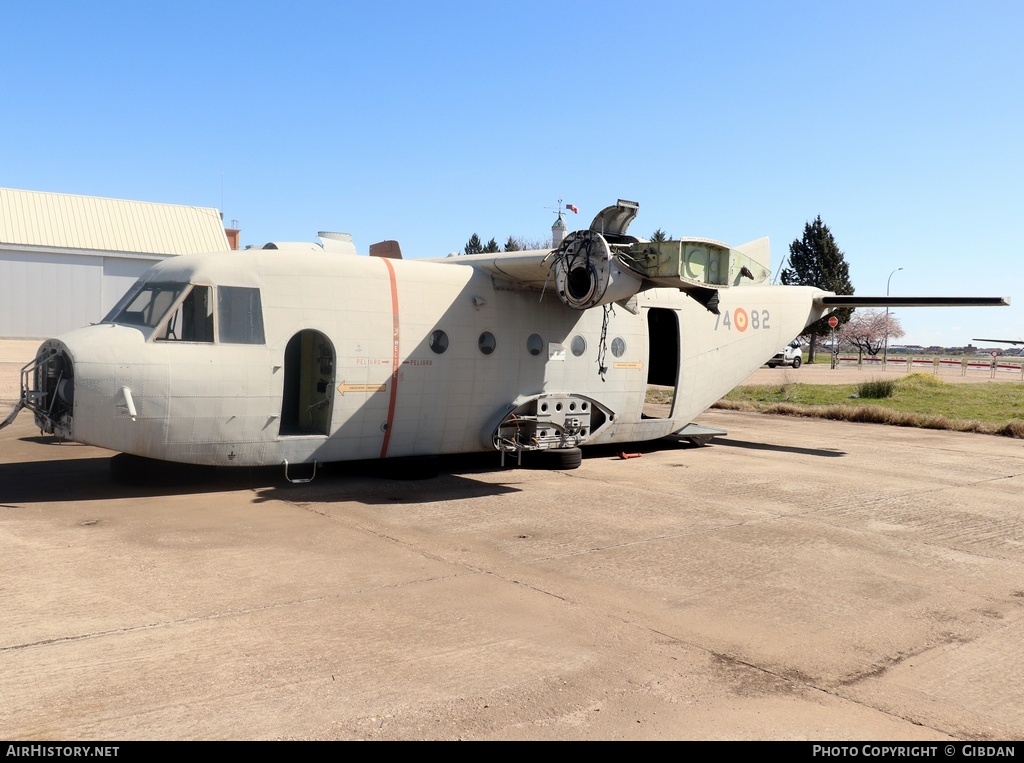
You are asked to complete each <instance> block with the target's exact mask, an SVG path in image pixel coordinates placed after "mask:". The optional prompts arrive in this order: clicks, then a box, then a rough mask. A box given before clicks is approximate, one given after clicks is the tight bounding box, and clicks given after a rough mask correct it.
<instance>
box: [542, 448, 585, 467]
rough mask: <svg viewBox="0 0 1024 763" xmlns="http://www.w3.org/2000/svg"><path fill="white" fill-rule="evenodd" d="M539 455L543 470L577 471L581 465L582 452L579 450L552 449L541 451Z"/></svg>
mask: <svg viewBox="0 0 1024 763" xmlns="http://www.w3.org/2000/svg"><path fill="white" fill-rule="evenodd" d="M538 455H540V457H541V460H540V463H541V466H542V467H543V468H545V469H562V470H569V469H578V468H579V465H580V464H581V463H583V451H582V450H580V449H579V448H553V449H551V450H542V451H541V452H540V453H539V454H538Z"/></svg>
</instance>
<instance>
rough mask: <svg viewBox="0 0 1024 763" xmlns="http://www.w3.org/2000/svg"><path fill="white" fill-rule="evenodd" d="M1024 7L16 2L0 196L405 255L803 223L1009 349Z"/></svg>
mask: <svg viewBox="0 0 1024 763" xmlns="http://www.w3.org/2000/svg"><path fill="white" fill-rule="evenodd" d="M1022 39H1024V3H1020V2H986V1H985V0H982V1H981V2H974V3H964V2H955V3H954V2H928V3H921V2H902V1H900V0H890V1H889V2H872V1H863V2H850V3H838V2H824V1H818V2H785V1H781V2H721V3H714V4H711V3H706V2H701V3H691V2H642V1H640V2H637V3H635V4H624V3H604V2H572V1H568V2H560V3H534V2H524V1H523V0H518V1H517V2H514V3H488V2H479V1H477V2H465V3H462V2H434V3H413V2H387V1H386V0H382V1H381V2H377V3H374V4H369V3H347V2H330V3H301V2H296V3H260V2H246V3H218V2H204V3H194V2H176V3H163V4H148V3H138V2H133V3H128V2H124V3H110V2H93V3H78V2H68V3H55V2H37V3H17V4H9V5H8V6H7V7H5V9H4V43H3V45H2V46H0V65H2V67H3V71H4V76H3V78H2V80H0V96H2V102H3V104H4V108H5V118H4V119H3V120H2V121H0V185H2V186H6V187H10V188H24V189H30V190H39V191H55V192H63V193H77V194H85V195H96V196H111V197H117V198H126V199H138V200H145V201H156V202H167V203H176V204H193V205H199V206H215V207H218V208H221V209H223V211H224V215H225V219H226V220H227V221H228V222H229V223H230V221H231V220H233V219H234V220H238V223H239V226H240V227H241V228H242V240H243V243H244V244H256V245H260V244H262V243H264V242H266V241H270V240H281V241H295V240H299V241H312V240H314V237H315V235H316V232H317V231H318V230H340V231H346V232H349V233H351V234H352V235H353V236H354V238H355V241H356V245H357V247H358V248H359V250H360V251H365V250H366V249H367V247H368V246H369V244H371V243H373V242H374V241H379V240H382V239H385V238H396V239H398V240H399V241H401V243H402V246H403V250H404V251H405V253H406V256H411V257H426V256H438V255H443V254H447V253H448V252H451V251H457V250H460V249H461V248H462V246H463V245H464V243H465V242H466V240H467V239H468V238H469V236H470V234H472V233H473V232H477V233H479V234H480V235H481V237H483V238H484V239H485V240H486V239H487V238H490V237H491V236H493V237H495V238H497V239H498V241H499V242H504V240H505V239H506V238H507V237H508V236H509V235H515V236H519V237H524V238H529V239H542V238H545V237H547V236H548V235H549V234H550V225H551V222H552V221H553V219H554V217H553V214H552V213H551V211H550V210H549V208H551V207H553V206H554V204H555V202H556V200H557V199H558V198H560V197H561V198H563V199H564V200H565V201H566V202H572V203H573V204H576V205H577V206H578V207H579V210H580V213H579V216H578V217H576V218H575V219H573V220H569V221H568V222H569V225H570V228H572V227H586V226H587V225H588V224H589V223H590V220H591V219H592V217H593V215H594V214H596V213H597V212H598V211H599V210H600V209H601V208H602V207H604V206H606V205H607V204H611V203H613V202H614V201H615V200H616V199H617V198H627V199H633V200H636V201H638V202H640V215H639V217H638V218H637V220H636V221H635V222H634V223H633V227H632V229H631V232H633V233H635V234H638V235H644V236H646V235H649V234H650V233H651V232H652V231H654V230H655V229H656V228H663V229H664V230H666V231H668V232H669V233H670V234H673V235H676V236H681V235H695V236H706V237H709V238H715V239H719V240H722V241H725V242H727V243H731V244H740V243H743V242H745V241H748V240H750V239H754V238H757V237H760V236H764V235H767V236H769V237H770V238H771V241H772V249H773V259H774V263H775V267H777V265H778V263H779V261H780V260H781V258H783V257H785V255H786V254H787V253H788V247H789V244H790V242H792V241H793V239H795V238H798V237H799V236H800V235H801V234H802V232H803V226H804V224H805V222H807V221H809V220H813V219H814V217H815V216H817V215H821V217H822V219H823V220H824V221H825V223H826V224H827V225H829V227H830V228H831V229H832V232H833V234H834V235H835V238H836V240H837V242H838V244H839V246H840V247H841V248H842V249H843V251H844V252H845V253H846V257H847V260H848V261H849V263H850V270H851V277H852V281H853V284H854V286H855V289H856V291H857V292H858V293H861V294H884V293H885V287H886V280H887V278H888V277H889V274H890V273H891V272H892V271H893V270H894V269H896V268H899V267H902V268H903V271H901V272H897V273H896V274H895V275H894V276H893V277H892V293H893V294H917V295H920V294H942V295H949V294H968V295H1007V296H1011V297H1012V298H1013V301H1014V304H1013V306H1011V307H1009V308H994V309H980V308H957V309H945V310H941V309H936V308H928V309H918V310H911V309H899V310H897V311H896V313H897V315H898V316H899V317H900V318H901V320H902V321H903V326H904V328H905V329H906V331H907V336H906V338H905V340H906V341H908V342H913V343H918V344H925V345H928V344H933V343H938V344H945V345H949V344H965V343H967V342H968V341H969V340H970V339H971V338H972V337H978V336H985V337H987V336H995V337H1007V338H1024V287H1022V286H1021V281H1022V276H1024V232H1022V225H1021V223H1022V217H1024V215H1022V212H1024V208H1022V200H1024V199H1022V190H1021V189H1022V180H1024V150H1022V147H1021V141H1022V139H1024V138H1022V136H1024V46H1022V45H1021V40H1022Z"/></svg>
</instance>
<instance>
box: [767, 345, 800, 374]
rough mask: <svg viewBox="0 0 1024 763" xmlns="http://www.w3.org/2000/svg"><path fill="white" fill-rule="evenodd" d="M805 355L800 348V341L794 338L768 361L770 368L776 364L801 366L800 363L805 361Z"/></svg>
mask: <svg viewBox="0 0 1024 763" xmlns="http://www.w3.org/2000/svg"><path fill="white" fill-rule="evenodd" d="M803 361H804V357H803V352H802V351H801V349H800V342H798V341H797V340H795V339H794V340H793V341H792V342H790V343H789V344H787V345H786V346H785V347H783V348H782V349H781V350H779V351H778V352H777V353H775V355H774V357H772V359H771V360H769V361H768V368H775V366H793V368H800V364H801V363H803Z"/></svg>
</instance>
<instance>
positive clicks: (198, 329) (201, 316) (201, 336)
mask: <svg viewBox="0 0 1024 763" xmlns="http://www.w3.org/2000/svg"><path fill="white" fill-rule="evenodd" d="M211 291H212V289H211V287H209V286H193V287H192V290H191V291H189V293H188V296H187V297H185V299H183V300H182V301H181V304H179V305H178V306H177V308H175V310H174V311H173V312H172V313H171V315H170V317H169V318H168V319H167V323H166V324H164V327H163V329H162V330H161V331H160V332H159V333H158V334H157V337H156V338H157V340H163V341H171V342H213V300H212V299H211V295H210V292H211Z"/></svg>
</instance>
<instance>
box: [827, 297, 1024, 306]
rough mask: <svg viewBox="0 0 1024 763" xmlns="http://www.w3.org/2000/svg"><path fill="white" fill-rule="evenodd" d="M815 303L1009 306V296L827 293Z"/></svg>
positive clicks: (833, 304)
mask: <svg viewBox="0 0 1024 763" xmlns="http://www.w3.org/2000/svg"><path fill="white" fill-rule="evenodd" d="M814 301H815V303H817V304H819V305H821V306H822V307H831V308H840V307H957V306H960V307H1007V306H1008V305H1009V304H1010V298H1009V297H862V296H859V295H857V294H848V295H847V294H825V295H822V296H820V297H817V298H816V299H815V300H814Z"/></svg>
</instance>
